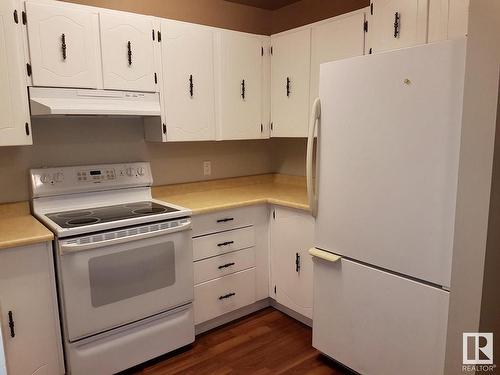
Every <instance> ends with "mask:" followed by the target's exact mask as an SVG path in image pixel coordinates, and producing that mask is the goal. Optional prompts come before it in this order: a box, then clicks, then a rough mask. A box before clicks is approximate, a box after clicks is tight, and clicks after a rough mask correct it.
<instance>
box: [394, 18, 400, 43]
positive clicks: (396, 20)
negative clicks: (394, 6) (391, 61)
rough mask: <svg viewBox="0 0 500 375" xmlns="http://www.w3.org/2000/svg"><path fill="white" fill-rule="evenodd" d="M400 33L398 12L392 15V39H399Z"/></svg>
mask: <svg viewBox="0 0 500 375" xmlns="http://www.w3.org/2000/svg"><path fill="white" fill-rule="evenodd" d="M400 32H401V15H400V14H399V12H396V13H394V38H399V35H400Z"/></svg>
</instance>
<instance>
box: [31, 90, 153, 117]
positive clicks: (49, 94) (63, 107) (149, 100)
mask: <svg viewBox="0 0 500 375" xmlns="http://www.w3.org/2000/svg"><path fill="white" fill-rule="evenodd" d="M29 95H30V107H31V116H59V115H67V116H71V115H74V116H85V115H87V116H96V115H101V116H160V96H159V94H158V93H144V92H130V91H111V90H85V89H65V88H48V87H30V88H29Z"/></svg>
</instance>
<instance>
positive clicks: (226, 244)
mask: <svg viewBox="0 0 500 375" xmlns="http://www.w3.org/2000/svg"><path fill="white" fill-rule="evenodd" d="M233 243H234V241H226V242H222V243H218V244H217V246H219V247H222V246H228V245H232V244H233Z"/></svg>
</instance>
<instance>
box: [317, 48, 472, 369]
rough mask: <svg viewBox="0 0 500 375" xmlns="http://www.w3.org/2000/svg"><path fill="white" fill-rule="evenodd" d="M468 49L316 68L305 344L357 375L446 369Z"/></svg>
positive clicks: (419, 51)
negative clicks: (310, 293) (310, 288)
mask: <svg viewBox="0 0 500 375" xmlns="http://www.w3.org/2000/svg"><path fill="white" fill-rule="evenodd" d="M465 43H466V41H465V40H464V39H463V40H455V41H447V42H442V43H434V44H428V45H423V46H417V47H412V48H405V49H401V50H396V51H392V52H387V53H381V54H374V55H366V56H360V57H354V58H350V59H345V60H339V61H334V62H330V63H326V64H322V65H321V70H320V98H319V100H316V102H315V105H314V107H313V111H312V115H311V126H310V129H309V140H308V146H309V147H308V189H309V199H310V204H311V205H312V206H313V212H314V214H315V215H316V216H317V217H316V227H315V240H314V245H315V248H313V249H311V253H312V255H313V256H314V309H313V346H314V347H316V348H317V349H318V350H320V351H321V352H323V353H324V354H326V355H328V356H329V357H331V358H333V359H335V360H337V361H338V362H340V363H342V364H344V365H345V366H347V367H349V368H351V369H353V370H355V371H357V372H359V373H361V374H367V375H392V374H394V375H396V374H397V375H399V374H405V375H413V374H415V375H417V374H418V375H422V374H428V375H435V374H442V373H443V370H444V356H445V346H446V330H447V320H448V304H449V287H450V277H451V261H452V250H453V235H454V223H455V207H456V197H457V182H458V178H459V176H458V167H459V153H460V137H461V115H462V100H463V85H464V69H465ZM316 128H317V129H316ZM316 132H317V143H318V150H317V163H316V165H317V167H316V184H315V186H316V188H313V187H312V186H313V176H312V175H313V173H312V161H313V157H312V154H313V147H312V144H313V138H314V135H315V133H316Z"/></svg>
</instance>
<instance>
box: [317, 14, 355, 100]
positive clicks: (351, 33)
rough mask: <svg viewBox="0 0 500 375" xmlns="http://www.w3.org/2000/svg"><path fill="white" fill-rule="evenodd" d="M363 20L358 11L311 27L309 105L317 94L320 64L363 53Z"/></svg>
mask: <svg viewBox="0 0 500 375" xmlns="http://www.w3.org/2000/svg"><path fill="white" fill-rule="evenodd" d="M364 22H365V14H364V13H362V12H358V13H355V14H352V15H348V16H340V17H336V18H335V19H333V20H331V21H328V22H326V23H321V24H318V25H314V26H313V27H312V36H311V95H310V105H312V103H313V102H314V99H316V98H317V97H318V95H319V66H320V64H322V63H325V62H329V61H334V60H338V59H344V58H347V57H353V56H360V55H362V54H363V53H364V49H365V32H364V28H363V25H364Z"/></svg>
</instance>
